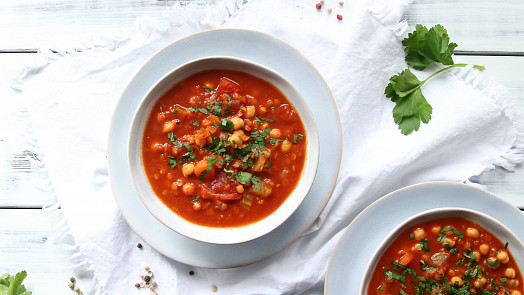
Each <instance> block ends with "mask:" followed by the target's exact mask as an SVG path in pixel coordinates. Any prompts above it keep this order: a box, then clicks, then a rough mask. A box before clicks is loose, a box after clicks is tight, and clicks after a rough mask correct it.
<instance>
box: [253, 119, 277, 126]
mask: <svg viewBox="0 0 524 295" xmlns="http://www.w3.org/2000/svg"><path fill="white" fill-rule="evenodd" d="M255 118H257V122H258V121H259V120H262V121H266V122H269V123H275V120H271V119H266V118H262V117H260V118H259V117H255ZM259 125H262V123H259Z"/></svg>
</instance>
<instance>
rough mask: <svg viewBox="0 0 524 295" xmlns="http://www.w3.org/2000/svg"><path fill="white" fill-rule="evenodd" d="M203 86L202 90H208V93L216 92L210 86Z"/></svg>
mask: <svg viewBox="0 0 524 295" xmlns="http://www.w3.org/2000/svg"><path fill="white" fill-rule="evenodd" d="M203 88H204V90H205V91H206V92H209V93H215V92H217V91H216V90H212V89H210V88H209V87H207V86H206V85H204V87H203Z"/></svg>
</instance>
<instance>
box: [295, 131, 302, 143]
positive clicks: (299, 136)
mask: <svg viewBox="0 0 524 295" xmlns="http://www.w3.org/2000/svg"><path fill="white" fill-rule="evenodd" d="M297 139H300V140H303V139H304V135H302V134H296V133H295V134H293V143H297Z"/></svg>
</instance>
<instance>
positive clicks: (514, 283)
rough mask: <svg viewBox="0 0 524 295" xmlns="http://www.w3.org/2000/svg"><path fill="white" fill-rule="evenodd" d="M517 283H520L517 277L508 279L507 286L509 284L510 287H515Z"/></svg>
mask: <svg viewBox="0 0 524 295" xmlns="http://www.w3.org/2000/svg"><path fill="white" fill-rule="evenodd" d="M519 285H520V282H519V280H517V279H511V280H509V282H508V286H509V287H510V288H517V287H518V286H519Z"/></svg>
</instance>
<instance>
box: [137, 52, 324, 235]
mask: <svg viewBox="0 0 524 295" xmlns="http://www.w3.org/2000/svg"><path fill="white" fill-rule="evenodd" d="M217 60H218V61H222V62H233V63H237V64H247V65H249V66H250V67H252V68H255V69H257V70H258V71H262V72H263V73H265V74H266V75H270V76H271V77H273V78H274V79H276V80H277V81H281V82H282V83H283V84H285V86H286V87H288V91H284V90H283V89H281V88H280V87H278V86H277V85H275V86H276V87H277V88H278V89H279V90H280V91H281V92H282V93H284V95H285V96H286V97H287V98H288V99H289V100H290V102H291V103H292V104H293V105H294V106H295V108H296V109H297V111H299V114H300V116H301V119H302V122H303V123H304V127H305V129H306V133H307V136H306V139H307V155H308V156H307V158H306V163H305V165H304V168H303V171H302V176H301V178H303V179H306V182H304V183H305V185H303V186H302V187H301V189H302V191H303V193H301V194H299V193H298V192H297V193H295V192H296V191H297V190H296V189H295V190H294V191H293V193H292V194H291V195H290V196H288V198H287V199H286V201H284V203H283V204H282V205H281V206H280V207H279V208H277V209H276V210H275V211H274V212H273V213H272V214H270V215H268V216H267V217H265V218H263V219H262V220H260V221H257V222H254V223H251V224H248V225H245V226H239V227H207V226H202V225H198V224H195V223H192V222H190V221H187V220H186V219H184V218H182V217H180V216H179V215H177V214H176V213H174V212H173V211H171V210H170V209H169V208H167V206H165V204H164V203H163V202H161V201H160V199H159V198H158V197H156V195H155V198H156V199H157V200H158V201H159V202H160V203H161V204H162V205H163V206H164V207H165V208H164V209H162V210H165V209H167V210H169V211H170V214H171V215H172V218H174V219H175V220H176V222H177V223H178V222H179V223H181V224H184V225H185V227H186V228H189V230H188V229H180V228H179V227H176V226H174V225H173V224H171V222H168V221H166V220H164V218H162V216H161V215H160V214H159V213H158V212H156V210H155V209H154V208H153V206H152V205H151V204H150V203H149V202H148V201H147V200H146V199H145V198H144V195H143V193H141V188H140V186H139V185H138V184H137V181H136V176H137V175H136V174H135V172H134V169H133V167H134V162H133V161H134V160H133V157H131V156H130V154H131V151H132V148H131V145H132V143H133V142H136V141H138V142H140V146H141V142H142V134H143V131H139V133H137V126H136V124H135V122H136V121H137V116H138V115H139V114H140V113H141V112H140V111H141V110H143V109H144V108H145V104H146V103H147V102H148V101H150V100H152V101H153V103H154V102H156V101H157V100H158V98H159V97H160V96H161V95H162V94H163V93H165V91H167V89H169V88H171V87H173V85H175V84H176V83H178V82H180V81H181V80H183V79H184V78H187V77H189V76H191V75H192V74H194V73H198V72H201V71H204V70H206V69H214V68H221V67H208V68H202V69H198V70H196V71H192V72H191V73H190V74H184V75H182V78H180V77H179V78H177V79H175V80H174V82H169V83H168V84H169V85H171V86H170V87H168V88H167V89H165V90H164V91H162V92H161V94H160V95H153V94H152V92H153V91H154V90H155V89H157V87H159V85H160V84H162V83H165V81H166V80H168V79H169V78H170V77H171V76H172V75H175V74H176V73H177V72H180V71H181V70H183V69H184V68H186V67H190V66H192V65H195V64H198V63H205V62H209V61H217ZM235 70H238V71H243V72H245V73H248V74H251V75H254V76H258V75H257V74H253V73H252V72H250V71H246V70H243V69H235ZM259 78H261V77H259ZM261 79H263V80H266V81H267V79H264V78H261ZM268 82H270V83H272V84H273V85H274V84H275V83H274V82H272V81H268ZM286 92H287V93H293V94H295V95H294V96H292V97H290V96H289V95H286ZM151 95H153V96H154V99H148V98H149V97H150V96H151ZM299 109H300V110H299ZM150 112H151V108H145V113H146V114H147V115H146V117H148V116H149V114H150ZM133 134H139V136H134V135H133ZM128 138H129V140H128V151H127V152H128V164H129V168H130V172H131V178H132V180H133V184H134V186H135V189H136V191H137V194H138V195H139V197H140V199H141V201H142V203H143V204H144V205H145V207H146V208H147V210H148V211H149V212H150V213H151V214H152V215H153V216H154V217H155V218H156V219H157V220H159V221H160V222H161V223H163V224H164V225H165V226H167V227H168V228H170V229H171V230H173V231H175V232H177V233H179V234H181V235H183V236H186V237H188V238H191V239H194V240H197V241H201V242H206V243H211V244H238V243H244V242H248V241H251V240H254V239H256V238H259V237H261V236H263V235H265V234H267V233H269V232H271V231H273V230H274V229H276V228H277V227H278V226H280V225H281V224H282V223H284V222H285V221H286V220H287V219H288V218H289V217H290V216H291V215H292V214H293V213H294V212H295V211H296V209H297V208H298V207H299V206H300V204H301V203H302V202H303V200H304V199H305V198H306V196H307V194H308V193H309V191H310V189H311V187H312V185H313V182H314V179H315V176H316V173H317V168H318V162H319V155H320V146H319V135H318V129H317V125H316V123H315V120H314V116H313V114H312V112H311V110H310V108H309V105H308V103H307V101H306V100H305V99H304V97H303V96H302V94H301V93H300V92H299V91H298V89H297V88H296V87H295V86H294V85H293V84H291V82H289V80H287V78H285V77H284V76H283V75H281V74H280V73H278V72H276V71H274V70H272V69H270V68H268V67H266V66H263V65H261V64H258V63H256V62H253V61H250V60H247V59H244V58H239V57H234V56H226V55H213V56H206V57H201V58H197V59H194V60H191V61H188V62H185V63H183V64H181V65H179V66H178V67H176V68H174V69H173V70H171V71H170V72H168V73H167V74H165V75H164V76H163V77H162V78H161V79H159V80H158V81H157V82H156V83H155V84H154V85H153V86H152V87H151V88H150V89H149V90H148V91H147V93H146V95H145V96H144V97H143V98H142V99H141V101H140V103H139V105H138V107H137V109H136V110H135V113H134V115H133V118H132V122H131V128H130V130H129V136H128ZM134 138H138V140H133V139H134ZM140 150H141V147H140ZM138 154H140V155H141V152H138ZM139 160H140V161H139V162H140V163H141V162H142V158H141V156H140V158H139ZM146 180H147V179H146ZM297 188H298V185H297ZM151 192H152V191H151ZM153 195H154V193H153ZM292 196H293V197H294V198H296V199H297V200H295V202H287V200H289V199H291V198H292ZM293 200H294V199H293ZM279 215H282V216H281V217H280V216H279ZM266 223H267V224H269V226H264V225H263V224H266ZM204 229H205V230H207V231H208V232H207V233H205V232H204V233H201V231H200V230H204ZM209 231H212V232H214V234H212V235H210V234H209ZM240 232H241V233H240Z"/></svg>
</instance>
